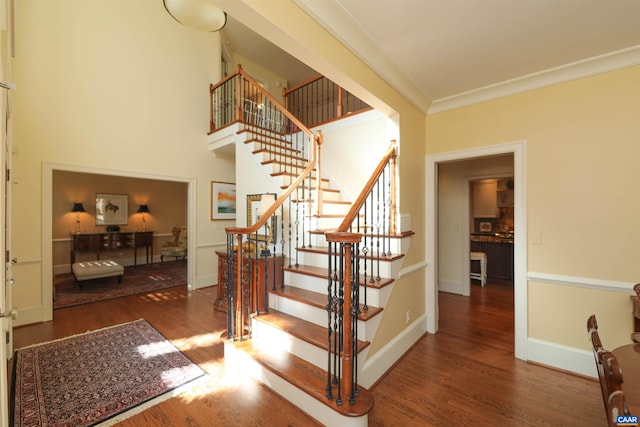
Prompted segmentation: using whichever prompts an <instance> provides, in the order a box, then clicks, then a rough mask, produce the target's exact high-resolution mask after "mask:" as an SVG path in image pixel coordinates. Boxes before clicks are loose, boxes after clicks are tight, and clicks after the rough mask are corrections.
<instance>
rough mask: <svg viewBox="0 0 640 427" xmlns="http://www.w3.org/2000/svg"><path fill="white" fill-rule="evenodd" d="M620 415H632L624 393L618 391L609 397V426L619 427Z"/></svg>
mask: <svg viewBox="0 0 640 427" xmlns="http://www.w3.org/2000/svg"><path fill="white" fill-rule="evenodd" d="M620 415H631V414H630V413H629V408H628V407H627V400H626V399H625V397H624V391H622V390H617V391H614V392H613V393H611V395H610V396H609V413H608V416H607V418H608V421H609V426H611V427H613V426H617V425H618V416H620Z"/></svg>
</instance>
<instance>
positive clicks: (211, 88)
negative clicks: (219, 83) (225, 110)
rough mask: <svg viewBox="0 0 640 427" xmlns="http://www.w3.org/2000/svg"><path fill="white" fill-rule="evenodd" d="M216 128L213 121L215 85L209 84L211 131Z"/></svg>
mask: <svg viewBox="0 0 640 427" xmlns="http://www.w3.org/2000/svg"><path fill="white" fill-rule="evenodd" d="M215 130H216V124H215V123H214V122H213V85H212V84H210V85H209V133H213V131H215Z"/></svg>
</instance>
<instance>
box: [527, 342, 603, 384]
mask: <svg viewBox="0 0 640 427" xmlns="http://www.w3.org/2000/svg"><path fill="white" fill-rule="evenodd" d="M527 355H528V360H529V361H530V362H535V363H539V364H541V365H546V366H549V367H552V368H556V369H560V370H563V371H568V372H573V373H575V374H579V375H584V376H587V377H594V378H597V376H598V373H597V371H596V365H595V361H594V359H593V352H592V351H587V350H582V349H579V348H575V347H568V346H565V345H561V344H556V343H552V342H548V341H542V340H538V339H535V338H528V339H527Z"/></svg>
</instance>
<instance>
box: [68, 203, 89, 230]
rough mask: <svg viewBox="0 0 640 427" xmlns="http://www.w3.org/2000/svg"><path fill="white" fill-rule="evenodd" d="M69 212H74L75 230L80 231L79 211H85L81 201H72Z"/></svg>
mask: <svg viewBox="0 0 640 427" xmlns="http://www.w3.org/2000/svg"><path fill="white" fill-rule="evenodd" d="M71 212H75V213H76V232H77V233H80V212H86V211H85V210H84V206H83V205H82V203H81V202H74V203H73V208H71Z"/></svg>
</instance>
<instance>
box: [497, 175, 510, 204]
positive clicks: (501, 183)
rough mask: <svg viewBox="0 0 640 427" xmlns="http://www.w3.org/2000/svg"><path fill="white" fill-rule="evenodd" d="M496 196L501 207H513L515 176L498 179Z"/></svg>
mask: <svg viewBox="0 0 640 427" xmlns="http://www.w3.org/2000/svg"><path fill="white" fill-rule="evenodd" d="M496 197H497V201H498V207H499V208H510V207H513V178H506V179H499V180H498V183H497V188H496Z"/></svg>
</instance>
